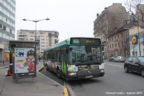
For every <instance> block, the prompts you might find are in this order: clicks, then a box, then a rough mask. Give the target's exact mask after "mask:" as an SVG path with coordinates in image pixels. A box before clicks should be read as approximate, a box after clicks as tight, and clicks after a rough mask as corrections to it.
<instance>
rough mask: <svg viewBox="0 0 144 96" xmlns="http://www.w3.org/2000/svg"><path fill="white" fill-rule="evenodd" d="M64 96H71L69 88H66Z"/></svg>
mask: <svg viewBox="0 0 144 96" xmlns="http://www.w3.org/2000/svg"><path fill="white" fill-rule="evenodd" d="M64 96H69V94H68V90H67V88H64Z"/></svg>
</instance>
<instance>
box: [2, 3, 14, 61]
mask: <svg viewBox="0 0 144 96" xmlns="http://www.w3.org/2000/svg"><path fill="white" fill-rule="evenodd" d="M15 7H16V1H15V0H0V63H1V62H3V63H4V61H8V59H9V50H8V42H9V40H14V39H15V10H16V8H15Z"/></svg>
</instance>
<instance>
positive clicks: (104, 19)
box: [94, 3, 128, 56]
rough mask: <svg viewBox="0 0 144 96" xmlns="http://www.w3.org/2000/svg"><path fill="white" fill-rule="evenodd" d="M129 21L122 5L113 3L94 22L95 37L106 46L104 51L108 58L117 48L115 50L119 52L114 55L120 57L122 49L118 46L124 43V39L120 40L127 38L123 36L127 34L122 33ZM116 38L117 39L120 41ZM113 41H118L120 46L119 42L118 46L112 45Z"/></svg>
mask: <svg viewBox="0 0 144 96" xmlns="http://www.w3.org/2000/svg"><path fill="white" fill-rule="evenodd" d="M127 20H128V13H127V12H126V9H125V7H124V6H122V4H121V3H113V4H112V5H111V6H109V7H106V8H105V9H104V10H103V11H102V13H101V14H97V18H96V19H95V21H94V36H95V37H96V38H100V39H101V40H102V42H103V44H104V48H103V51H104V52H105V55H106V56H110V55H111V54H112V53H111V50H112V48H115V49H113V50H115V51H118V52H115V53H114V54H116V55H120V54H119V53H121V51H120V50H121V49H120V47H118V45H120V44H122V42H123V39H120V38H124V37H126V36H123V35H124V34H125V33H120V32H121V30H122V29H123V26H124V25H125V24H126V21H127ZM116 33H118V34H116ZM120 34H121V35H120ZM117 35H118V36H117ZM117 37H118V38H117ZM114 38H117V39H118V40H117V39H114ZM115 40H116V41H115ZM113 41H114V42H117V41H118V42H119V43H120V44H119V43H118V42H117V43H118V44H117V43H116V44H114V43H112V42H113ZM112 46H117V47H112Z"/></svg>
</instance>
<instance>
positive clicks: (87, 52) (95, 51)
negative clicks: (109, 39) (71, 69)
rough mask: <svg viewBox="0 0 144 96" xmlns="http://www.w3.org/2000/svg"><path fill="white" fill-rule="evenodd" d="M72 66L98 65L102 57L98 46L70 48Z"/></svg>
mask: <svg viewBox="0 0 144 96" xmlns="http://www.w3.org/2000/svg"><path fill="white" fill-rule="evenodd" d="M71 49H72V50H71V56H72V59H71V62H72V64H95V63H98V64H100V63H101V62H102V55H101V49H100V46H71Z"/></svg>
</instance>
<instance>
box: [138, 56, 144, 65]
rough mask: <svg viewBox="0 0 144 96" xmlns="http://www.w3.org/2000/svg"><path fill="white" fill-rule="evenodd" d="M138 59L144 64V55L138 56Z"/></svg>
mask: <svg viewBox="0 0 144 96" xmlns="http://www.w3.org/2000/svg"><path fill="white" fill-rule="evenodd" d="M138 59H139V61H140V63H141V64H143V65H144V57H138Z"/></svg>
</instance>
